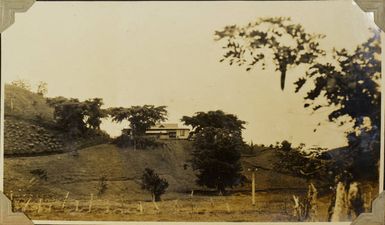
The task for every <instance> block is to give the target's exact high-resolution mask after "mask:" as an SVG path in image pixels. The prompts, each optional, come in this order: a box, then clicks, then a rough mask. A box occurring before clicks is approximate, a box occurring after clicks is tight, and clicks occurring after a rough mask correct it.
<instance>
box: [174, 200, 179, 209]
mask: <svg viewBox="0 0 385 225" xmlns="http://www.w3.org/2000/svg"><path fill="white" fill-rule="evenodd" d="M174 209H175V212H178V211H179V210H178V199H176V200H175V201H174Z"/></svg>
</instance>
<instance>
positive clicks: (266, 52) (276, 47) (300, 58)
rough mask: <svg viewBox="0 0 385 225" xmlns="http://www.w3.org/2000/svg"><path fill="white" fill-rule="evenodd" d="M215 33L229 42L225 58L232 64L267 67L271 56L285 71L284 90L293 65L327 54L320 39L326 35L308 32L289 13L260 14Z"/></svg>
mask: <svg viewBox="0 0 385 225" xmlns="http://www.w3.org/2000/svg"><path fill="white" fill-rule="evenodd" d="M215 37H216V40H218V41H219V40H222V39H225V40H226V42H227V44H226V45H224V46H223V49H225V51H226V53H225V54H224V55H223V58H222V59H221V60H220V61H221V62H222V61H224V60H227V61H228V62H229V64H230V65H233V64H236V65H238V66H246V70H247V71H249V70H251V69H252V68H253V67H255V66H257V65H258V64H260V63H261V66H262V67H261V68H262V69H265V66H266V62H267V60H269V61H272V62H273V63H274V65H275V70H276V71H279V72H280V74H281V89H282V90H283V89H284V88H285V79H286V73H287V70H288V69H289V68H290V67H293V66H298V65H301V64H311V63H313V62H314V61H315V59H316V58H317V57H318V56H320V55H324V54H325V52H324V51H323V50H322V49H320V47H319V43H318V41H319V40H320V39H322V38H324V35H320V34H310V33H307V32H306V31H305V29H304V28H303V26H302V25H300V24H295V23H293V22H292V21H291V19H290V18H286V17H273V18H269V17H268V18H260V19H258V20H256V21H255V22H252V23H249V24H247V25H245V26H238V25H232V26H226V27H225V28H224V29H222V30H220V31H216V32H215Z"/></svg>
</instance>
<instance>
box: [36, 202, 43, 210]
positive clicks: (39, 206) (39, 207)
mask: <svg viewBox="0 0 385 225" xmlns="http://www.w3.org/2000/svg"><path fill="white" fill-rule="evenodd" d="M42 201H43V200H42V199H39V204H38V206H37V213H40V212H41V202H42Z"/></svg>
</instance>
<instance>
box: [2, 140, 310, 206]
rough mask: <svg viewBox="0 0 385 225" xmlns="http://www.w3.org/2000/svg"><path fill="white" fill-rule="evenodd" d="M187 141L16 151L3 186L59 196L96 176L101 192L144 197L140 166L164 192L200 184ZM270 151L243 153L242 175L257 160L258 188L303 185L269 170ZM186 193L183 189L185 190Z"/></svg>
mask: <svg viewBox="0 0 385 225" xmlns="http://www.w3.org/2000/svg"><path fill="white" fill-rule="evenodd" d="M191 144H192V143H191V142H189V141H167V142H166V146H167V147H165V148H157V149H153V150H136V151H135V150H133V149H119V148H117V147H115V146H114V145H110V144H103V145H98V146H93V147H90V148H86V149H83V150H81V151H79V155H78V156H74V155H72V154H70V153H65V154H56V155H47V156H36V157H17V158H8V159H7V160H5V176H4V177H5V181H4V183H5V191H6V192H7V191H8V192H9V191H11V190H12V191H13V192H14V193H16V192H19V193H20V194H27V193H35V194H41V195H45V194H48V193H49V194H52V195H53V196H63V195H64V194H65V193H66V192H67V191H71V195H72V196H79V197H81V196H83V197H88V196H89V195H90V193H93V194H96V193H97V192H98V189H99V188H100V181H101V177H102V176H105V177H106V180H107V191H106V193H105V196H108V195H112V196H125V197H127V198H129V199H130V200H140V199H142V200H143V198H144V199H146V198H149V195H148V194H146V192H144V191H142V190H141V189H140V178H141V175H142V172H143V170H144V168H146V167H150V168H153V169H155V171H156V172H157V173H159V174H160V175H161V176H162V177H164V178H166V179H167V180H168V182H169V184H170V187H169V189H168V191H167V193H168V194H167V195H166V198H167V196H169V197H170V198H171V196H173V197H175V194H177V193H188V192H190V191H191V190H192V189H196V190H197V189H202V188H200V187H197V186H196V184H195V179H196V178H195V175H194V172H193V171H192V169H191V167H190V166H187V167H186V165H185V164H186V162H187V161H188V160H189V159H190V152H191V151H192V146H191ZM273 158H274V153H273V151H264V152H260V153H258V154H257V155H256V156H250V157H242V166H243V170H244V175H245V176H246V177H248V179H250V176H251V174H250V172H248V170H247V169H248V168H250V167H252V166H255V165H258V166H259V167H260V168H263V169H260V170H259V171H258V172H257V174H256V180H257V189H258V190H279V189H303V188H306V182H305V180H303V179H300V178H296V177H292V176H289V175H285V174H280V173H277V172H275V171H274V170H273V164H272V163H273V161H274V159H273ZM36 169H41V170H44V171H46V172H47V180H44V179H40V178H39V177H38V176H36V175H33V174H31V171H33V170H36ZM237 190H238V191H246V192H248V191H249V190H250V184H248V183H247V184H245V185H244V186H243V187H237ZM186 196H187V195H186Z"/></svg>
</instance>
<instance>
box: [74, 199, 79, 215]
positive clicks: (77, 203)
mask: <svg viewBox="0 0 385 225" xmlns="http://www.w3.org/2000/svg"><path fill="white" fill-rule="evenodd" d="M77 211H79V200H75V212H77Z"/></svg>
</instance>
